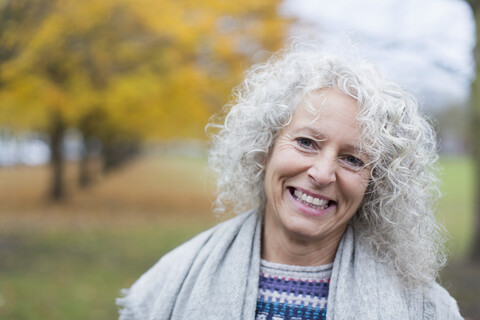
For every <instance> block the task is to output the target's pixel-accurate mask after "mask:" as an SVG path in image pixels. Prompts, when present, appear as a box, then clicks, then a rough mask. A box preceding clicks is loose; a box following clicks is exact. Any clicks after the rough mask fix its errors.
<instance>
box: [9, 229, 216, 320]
mask: <svg viewBox="0 0 480 320" xmlns="http://www.w3.org/2000/svg"><path fill="white" fill-rule="evenodd" d="M190 222H191V223H183V224H181V225H175V226H173V225H171V224H170V225H161V224H160V222H157V223H151V222H150V223H141V224H137V225H134V226H133V227H132V226H128V227H127V226H123V227H118V226H117V227H115V228H112V229H109V228H108V227H106V228H93V229H90V230H76V231H75V230H69V231H61V230H53V231H52V230H50V231H43V232H34V231H33V232H32V231H31V230H30V231H27V230H24V231H23V232H22V231H21V230H17V231H15V232H11V233H9V234H3V235H2V236H1V238H0V241H1V243H2V246H3V250H2V259H1V260H0V288H1V289H0V292H1V294H2V299H1V300H2V303H3V306H2V307H1V308H0V319H18V320H23V319H25V320H27V319H28V320H35V319H114V318H116V317H117V309H116V307H115V305H114V298H115V297H117V296H119V290H120V289H121V288H125V287H130V286H131V284H132V283H133V281H134V280H135V279H136V278H138V277H139V276H140V274H141V273H143V272H144V271H146V270H147V269H148V268H149V267H150V266H152V265H153V263H154V262H155V261H156V260H157V259H158V258H159V257H161V256H162V255H163V254H164V253H165V252H167V251H168V250H170V249H171V248H173V247H175V246H177V245H178V244H180V243H182V242H184V241H185V240H187V239H188V238H190V237H191V236H192V235H193V234H195V233H197V232H199V231H200V230H202V229H205V228H207V226H208V225H207V223H205V222H201V221H196V222H195V221H190Z"/></svg>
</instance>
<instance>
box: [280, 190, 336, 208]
mask: <svg viewBox="0 0 480 320" xmlns="http://www.w3.org/2000/svg"><path fill="white" fill-rule="evenodd" d="M287 190H288V191H289V192H290V194H291V195H292V198H293V200H294V201H295V203H296V204H297V206H298V208H299V210H300V211H304V213H306V214H313V215H321V214H324V213H326V210H327V209H329V208H332V207H333V206H334V205H335V204H336V202H335V201H333V200H330V199H329V198H326V197H324V196H321V195H318V194H315V193H311V192H308V191H306V190H303V189H300V188H293V187H288V188H287Z"/></svg>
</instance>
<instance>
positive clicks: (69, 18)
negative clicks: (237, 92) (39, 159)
mask: <svg viewBox="0 0 480 320" xmlns="http://www.w3.org/2000/svg"><path fill="white" fill-rule="evenodd" d="M17 1H19V2H17V6H18V8H17V9H18V11H19V12H21V13H22V14H23V16H22V15H17V16H11V17H10V16H8V14H7V15H6V17H7V18H9V19H11V20H12V21H13V22H12V23H13V24H14V25H22V26H23V27H22V28H21V29H20V28H18V27H11V28H10V27H8V26H9V24H7V22H5V26H7V27H5V28H4V29H3V30H0V40H1V44H0V50H1V49H4V47H5V48H7V49H8V48H14V49H15V54H14V55H11V56H10V57H9V58H8V59H5V60H3V61H2V60H0V122H2V123H3V125H7V126H9V127H16V128H20V129H22V128H23V129H34V130H42V129H43V130H47V129H48V127H49V123H48V121H49V119H51V117H50V114H51V113H52V112H57V113H59V114H61V117H62V118H63V119H64V121H66V122H67V123H68V124H69V126H72V127H75V126H77V124H78V123H79V122H80V121H81V119H82V118H84V117H85V116H86V115H88V114H90V113H92V112H98V110H101V114H103V115H105V119H104V120H103V121H104V123H105V126H108V127H110V128H115V130H118V131H124V132H128V133H132V134H134V135H136V136H137V137H143V138H147V137H161V138H169V137H178V136H180V137H196V138H201V137H203V135H204V131H203V128H204V126H205V123H206V122H207V120H208V118H209V117H210V116H211V115H212V114H213V113H215V112H216V111H218V109H219V108H220V107H221V106H222V105H223V104H225V103H226V102H227V99H228V95H229V93H230V91H231V89H232V87H233V86H234V85H236V84H237V83H238V81H239V80H240V79H241V76H242V73H243V71H244V70H245V69H246V68H247V67H248V66H250V65H251V64H252V63H255V62H258V59H262V58H263V56H261V55H258V54H257V53H258V52H265V51H275V50H277V49H278V48H279V47H281V46H283V41H284V36H285V34H286V31H287V30H286V28H287V27H288V24H289V21H286V20H285V19H283V18H281V17H279V15H278V14H277V7H278V5H279V4H280V1H279V0H265V1H256V0H255V1H254V0H244V1H242V2H237V1H226V0H215V1H209V0H207V1H205V0H195V1H194V0H184V1H170V0H101V1H99V0H82V1H78V0H17ZM13 2H14V1H7V2H4V3H3V4H0V12H2V13H5V12H7V11H6V10H12V8H8V6H9V5H10V6H13V4H12V3H13ZM34 4H35V5H34ZM22 10H23V11H22ZM22 17H24V19H27V18H28V19H29V20H28V21H29V23H27V21H22ZM32 17H37V19H33V20H32ZM12 23H10V25H12ZM0 24H1V22H0ZM20 30H21V31H22V34H21V35H20V34H17V33H18V32H20ZM12 50H13V49H12ZM12 52H13V51H12ZM0 125H1V124H0Z"/></svg>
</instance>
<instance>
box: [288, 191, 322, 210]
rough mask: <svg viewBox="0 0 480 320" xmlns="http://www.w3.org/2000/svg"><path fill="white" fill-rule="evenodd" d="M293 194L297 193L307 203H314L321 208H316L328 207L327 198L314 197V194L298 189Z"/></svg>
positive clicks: (298, 197) (296, 195)
mask: <svg viewBox="0 0 480 320" xmlns="http://www.w3.org/2000/svg"><path fill="white" fill-rule="evenodd" d="M293 194H294V195H295V197H296V198H297V199H299V200H301V201H303V202H304V203H305V204H308V205H314V206H316V207H319V208H316V209H326V207H327V204H328V201H327V200H324V199H319V198H314V197H312V196H308V195H306V194H305V193H303V192H301V191H300V190H298V189H295V191H294V192H293Z"/></svg>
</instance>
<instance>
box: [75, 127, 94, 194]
mask: <svg viewBox="0 0 480 320" xmlns="http://www.w3.org/2000/svg"><path fill="white" fill-rule="evenodd" d="M82 140H83V150H82V154H81V157H80V162H79V171H78V184H79V185H80V187H81V188H86V187H88V186H89V185H90V184H91V183H92V178H91V174H90V166H89V158H90V150H89V146H88V139H87V138H86V137H85V136H83V139H82Z"/></svg>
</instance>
